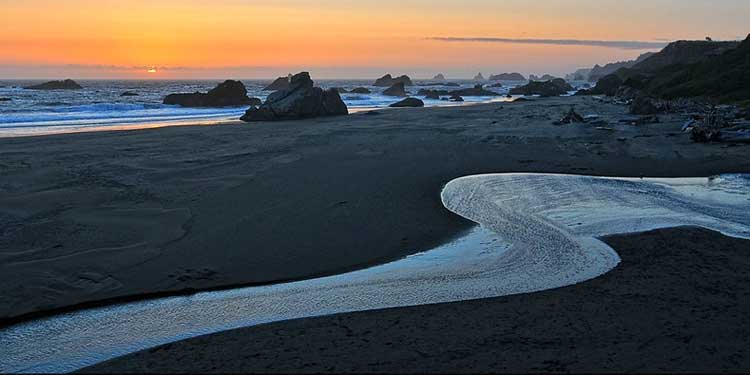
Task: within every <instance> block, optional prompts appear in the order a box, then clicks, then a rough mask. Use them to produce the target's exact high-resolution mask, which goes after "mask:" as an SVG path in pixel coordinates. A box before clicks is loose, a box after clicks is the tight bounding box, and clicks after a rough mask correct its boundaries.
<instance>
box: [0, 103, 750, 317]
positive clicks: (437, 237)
mask: <svg viewBox="0 0 750 375" xmlns="http://www.w3.org/2000/svg"><path fill="white" fill-rule="evenodd" d="M570 105H575V106H577V109H578V110H580V111H582V112H587V111H588V112H593V111H596V112H599V113H602V115H603V116H608V117H612V118H616V117H617V116H624V115H625V108H624V107H621V106H617V105H614V104H608V103H599V102H595V101H593V100H590V99H588V98H551V99H539V100H535V101H531V102H523V103H513V104H511V103H491V104H480V105H473V106H460V107H447V108H445V107H442V108H419V109H401V110H399V111H382V113H380V114H379V115H377V116H371V115H365V114H362V115H357V116H347V117H345V118H322V119H314V120H305V121H298V122H283V123H261V124H255V125H252V126H244V125H240V124H234V125H216V126H203V127H194V126H177V127H168V128H159V129H148V130H141V131H133V132H117V131H110V132H97V133H79V134H67V135H55V136H45V137H31V138H6V139H1V140H0V144H3V147H2V149H3V151H2V152H0V156H2V157H3V160H4V161H3V163H4V164H3V165H0V173H2V174H3V176H7V179H6V180H5V181H8V182H10V183H6V185H3V186H0V188H2V189H4V190H5V191H6V192H7V193H8V194H6V196H5V197H4V198H2V199H0V223H4V224H8V228H11V229H12V230H9V231H6V232H5V233H4V234H3V236H0V242H2V243H0V245H3V246H2V247H3V248H5V251H4V252H3V253H0V270H2V271H4V274H5V278H3V279H0V289H2V290H3V291H4V292H5V294H6V295H8V301H7V302H6V304H5V305H4V306H2V312H3V313H2V316H3V319H4V320H2V322H3V323H4V325H5V324H11V323H6V322H18V321H22V320H25V319H30V318H34V317H39V316H43V315H48V314H49V312H52V311H62V310H65V311H70V310H73V309H75V307H74V306H79V307H80V306H94V305H101V304H106V302H102V301H122V300H124V299H127V300H137V299H142V298H143V296H145V295H149V296H153V295H174V293H177V291H182V292H187V293H188V294H192V293H195V292H197V291H204V290H208V289H226V288H227V286H236V285H260V284H268V283H269V282H274V281H275V282H278V281H279V280H299V279H308V278H310V276H311V275H325V274H333V273H338V272H340V271H341V270H342V269H352V268H361V266H362V265H371V264H375V263H379V262H382V261H383V260H393V259H399V258H401V257H403V256H407V255H409V254H413V253H415V252H419V251H424V250H426V249H429V248H431V247H432V246H429V244H433V245H434V244H437V243H439V242H442V240H441V239H443V238H444V237H445V239H447V238H448V237H451V238H452V237H455V236H456V235H457V234H458V233H461V232H462V231H463V230H466V229H467V228H469V227H470V226H471V225H470V224H469V223H466V222H465V221H463V219H460V218H456V217H453V216H454V215H453V214H450V213H449V212H447V210H445V208H444V207H443V206H442V204H441V203H440V201H439V191H440V188H441V186H442V184H444V183H447V182H448V181H450V180H451V179H453V178H455V177H461V176H464V175H467V174H480V173H497V172H544V173H569V174H596V175H602V176H625V177H627V176H630V177H639V176H642V175H649V176H654V177H680V176H683V177H685V176H707V175H713V174H719V173H725V172H738V173H740V172H748V171H750V161H747V160H746V158H745V157H744V156H743V155H744V154H745V152H744V150H745V149H743V146H738V147H721V146H716V145H697V144H693V143H692V142H690V141H689V140H687V139H686V138H687V136H684V135H682V134H678V135H672V134H677V133H675V132H677V131H678V129H679V127H680V126H681V122H680V120H679V118H678V117H676V116H667V118H666V119H665V121H664V122H663V123H662V124H655V125H648V126H641V127H633V126H629V125H617V129H616V132H615V133H612V132H603V131H598V130H594V129H592V128H591V127H589V126H587V125H569V126H554V125H551V122H552V120H553V119H554V118H555V117H556V116H559V115H560V114H561V113H562V112H564V111H565V110H566V109H567V108H569V106H570ZM620 138H625V139H626V141H621V140H618V139H620ZM62 140H64V142H61V141H62ZM186 145H190V146H191V147H185V146H186ZM655 161H658V163H655ZM688 165H689V167H690V168H687V166H688ZM186 181H189V186H190V189H189V190H184V189H183V185H182V184H183V183H185V182H186ZM291 181H294V182H293V183H291V185H290V182H291ZM30 186H36V187H37V189H36V190H35V191H29V190H28V187H30ZM185 189H187V188H185ZM363 195H364V196H363ZM364 198H368V199H364ZM119 206H125V207H131V209H130V211H120V210H119V209H117V207H119ZM71 207H73V208H71ZM243 207H247V208H252V209H251V210H244V209H242V208H243ZM61 209H62V210H63V211H60V210H61ZM271 212H273V213H274V214H273V215H270V216H269V213H271ZM113 214H116V216H115V217H111V215H113ZM144 215H145V216H144ZM100 217H103V218H106V220H113V219H116V220H117V221H116V223H117V226H112V227H110V226H103V227H89V226H90V224H89V223H90V221H91V220H92V218H100ZM248 217H250V218H251V219H248ZM145 218H148V220H146V221H145V222H143V221H144V219H145ZM40 219H41V220H40ZM269 219H270V220H273V222H271V223H269ZM97 221H99V222H100V221H101V220H99V219H97ZM141 222H143V223H141ZM50 223H52V224H50ZM139 223H140V224H139ZM360 223H361V224H360ZM53 224H54V227H52V228H54V231H55V232H52V233H58V232H59V233H73V234H74V232H71V231H72V230H73V228H74V227H70V225H71V224H75V225H76V226H77V227H79V228H83V229H84V232H83V234H84V235H85V233H88V232H86V231H89V230H91V231H95V233H100V234H99V235H97V237H94V238H92V237H90V236H86V237H75V236H73V237H59V238H58V237H57V236H56V237H55V238H46V237H45V236H39V234H43V233H48V232H49V231H50V230H52V229H51V228H50V227H48V226H49V225H53ZM140 225H145V226H147V227H150V226H156V227H159V228H163V230H162V231H160V232H159V233H150V232H145V234H144V235H146V237H143V238H141V237H137V236H135V235H136V234H138V233H141V232H140V231H142V230H143V229H138V228H141V226H140ZM235 227H237V228H246V229H242V230H241V231H235V230H233V228H235ZM123 228H125V229H127V230H128V231H126V232H124V233H125V234H123V230H122V229H123ZM200 228H203V229H200ZM289 228H292V229H289ZM333 228H338V230H339V232H337V233H338V235H336V236H333V235H332V233H330V231H331V230H333ZM21 229H23V230H21ZM134 230H135V232H133V233H135V234H133V235H131V234H128V233H130V231H134ZM248 230H251V231H252V233H248V232H247V231H248ZM289 233H293V234H294V235H293V236H289V235H288V234H289ZM321 234H322V235H321ZM29 236H31V237H29ZM68 236H70V235H68ZM134 236H135V237H134ZM139 236H140V235H139ZM196 236H197V237H196ZM290 237H294V238H290ZM315 237H320V238H317V244H313V243H310V242H309V241H308V240H307V239H309V238H315ZM31 238H34V242H35V243H37V247H39V248H38V249H29V248H28V246H27V245H24V244H27V243H31V242H28V241H29V240H30V239H31ZM144 241H145V242H144ZM144 243H145V244H146V245H143V244H144ZM72 244H78V245H77V246H79V247H80V248H82V249H89V250H87V253H81V252H80V251H77V250H75V249H71V248H70V246H72ZM58 245H62V246H58ZM134 245H137V246H140V247H133V246H134ZM113 249H114V250H113ZM120 249H121V250H120ZM209 249H211V250H210V251H208V250H209ZM215 249H223V250H221V251H216V250H215ZM247 249H253V251H252V252H247ZM354 249H356V251H353V250H354ZM29 250H34V251H29ZM24 251H25V253H24ZM112 251H115V253H116V254H118V257H119V258H116V259H118V261H117V262H115V264H109V261H108V260H111V259H113V258H112V254H108V253H109V252H112ZM241 265H244V266H242V267H240V266H241ZM356 265H360V266H356ZM60 267H65V269H66V270H67V271H66V272H65V273H63V274H60V273H58V272H59V271H57V270H59V269H60ZM198 267H201V268H198ZM92 269H93V270H94V271H95V273H94V274H89V273H86V272H90V271H84V270H92ZM31 270H34V272H43V274H44V275H48V276H45V277H44V278H37V279H33V280H25V281H26V282H25V283H24V284H23V285H21V284H18V283H16V282H15V281H14V280H15V279H17V278H18V277H20V276H18V275H21V274H28V272H30V271H31ZM48 272H49V273H48ZM14 275H15V276H14ZM169 275H174V277H169ZM49 287H52V288H54V289H55V290H61V291H62V292H60V293H59V294H53V295H52V296H51V298H53V299H52V300H47V301H42V300H33V299H29V298H27V297H28V296H29V295H32V296H33V295H35V293H36V292H34V290H38V289H36V288H49ZM23 316H25V317H26V318H25V319H24V318H19V317H23Z"/></svg>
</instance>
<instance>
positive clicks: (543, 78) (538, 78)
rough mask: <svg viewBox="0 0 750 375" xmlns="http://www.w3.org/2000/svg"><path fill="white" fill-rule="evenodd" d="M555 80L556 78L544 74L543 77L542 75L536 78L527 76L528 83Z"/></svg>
mask: <svg viewBox="0 0 750 375" xmlns="http://www.w3.org/2000/svg"><path fill="white" fill-rule="evenodd" d="M557 78H558V77H555V76H553V75H550V74H545V75H543V76H541V77H538V76H536V75H534V74H532V75H530V76H529V81H551V80H553V79H557Z"/></svg>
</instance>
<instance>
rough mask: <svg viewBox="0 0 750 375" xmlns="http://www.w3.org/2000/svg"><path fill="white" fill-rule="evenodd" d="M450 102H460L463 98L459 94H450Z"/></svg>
mask: <svg viewBox="0 0 750 375" xmlns="http://www.w3.org/2000/svg"><path fill="white" fill-rule="evenodd" d="M448 100H450V101H452V102H462V101H464V98H462V97H461V96H460V95H451V97H450V99H448Z"/></svg>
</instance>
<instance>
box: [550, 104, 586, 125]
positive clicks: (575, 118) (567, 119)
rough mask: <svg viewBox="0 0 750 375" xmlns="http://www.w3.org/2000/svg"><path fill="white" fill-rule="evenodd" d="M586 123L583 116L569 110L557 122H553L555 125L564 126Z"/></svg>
mask: <svg viewBox="0 0 750 375" xmlns="http://www.w3.org/2000/svg"><path fill="white" fill-rule="evenodd" d="M583 122H586V121H584V119H583V116H581V115H579V114H578V113H577V112H576V111H575V109H573V108H571V109H570V111H568V113H566V114H565V116H563V118H561V119H560V120H559V121H555V125H564V124H576V123H583Z"/></svg>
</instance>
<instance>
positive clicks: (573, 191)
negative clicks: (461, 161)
mask: <svg viewBox="0 0 750 375" xmlns="http://www.w3.org/2000/svg"><path fill="white" fill-rule="evenodd" d="M748 181H750V180H749V179H748V178H745V177H741V176H730V175H728V176H722V177H721V178H719V179H713V180H708V179H690V180H681V181H680V182H681V184H680V185H679V186H674V185H671V184H670V183H669V180H654V181H649V180H643V181H641V180H632V179H631V180H626V179H612V178H595V177H585V176H564V175H534V174H505V175H484V176H471V177H466V178H461V179H458V180H455V181H453V182H451V183H449V184H448V185H447V186H446V188H445V190H444V191H443V201H444V203H445V205H446V206H447V207H448V208H449V209H451V210H453V211H454V212H456V213H458V214H460V215H462V216H465V217H467V218H470V219H472V220H475V221H477V222H479V223H481V224H482V226H483V229H477V230H475V231H473V232H472V233H471V234H470V235H468V236H467V237H465V238H464V239H461V240H459V241H456V242H453V243H451V244H448V245H446V246H443V247H440V248H438V249H436V250H435V251H431V252H427V253H422V254H419V255H416V256H411V257H408V258H406V259H404V260H402V261H398V262H394V263H390V264H387V265H383V266H378V267H373V268H371V269H367V270H363V271H357V272H352V273H348V274H344V275H339V276H332V277H327V278H322V279H314V280H308V281H301V282H296V283H289V284H279V285H274V286H269V287H258V288H243V289H238V290H232V291H224V292H209V293H201V294H198V295H196V296H193V297H185V298H180V297H175V298H167V299H160V300H154V301H144V302H140V303H132V304H124V305H119V306H113V307H108V308H101V309H94V310H90V311H85V310H84V311H80V312H76V313H71V314H65V315H62V316H57V317H51V318H48V319H40V320H38V321H32V322H29V323H26V324H21V325H18V326H14V327H10V328H9V329H7V330H5V331H2V332H1V333H0V341H3V342H4V343H7V344H8V345H7V347H12V348H14V349H12V350H13V351H12V353H9V355H8V356H7V357H6V359H5V360H4V362H1V363H0V369H2V370H4V371H69V370H74V369H77V368H80V367H83V366H86V365H89V364H92V363H95V362H97V361H101V360H105V359H108V358H111V357H114V356H118V355H122V354H126V353H128V352H132V351H135V350H138V349H143V348H147V347H150V346H155V345H159V344H163V343H166V342H172V341H175V340H179V339H184V338H187V337H194V336H197V335H201V334H206V333H211V332H216V331H221V330H227V329H231V328H236V327H243V326H249V325H256V324H261V323H267V322H271V321H277V320H285V319H294V318H299V317H310V316H318V315H328V314H334V313H340V312H347V311H361V310H372V309H381V308H388V307H398V306H412V305H423V304H433V303H442V302H452V301H463V300H472V299H479V298H488V297H497V296H503V295H510V294H518V293H527V292H532V291H540V290H545V289H550V288H557V287H560V286H565V285H571V284H574V283H578V282H581V281H585V280H589V279H591V278H594V277H596V276H599V275H601V274H602V273H605V272H607V271H609V270H610V269H611V268H612V267H614V266H615V265H616V264H617V262H618V261H619V257H618V256H617V254H616V253H614V252H613V251H612V249H611V248H609V247H608V246H606V245H605V244H604V243H602V242H601V241H599V240H597V239H596V238H595V237H597V236H600V235H604V234H612V233H620V232H623V231H625V232H629V231H633V230H647V229H651V228H659V227H663V226H674V225H681V224H682V225H684V224H694V225H702V226H706V227H710V228H713V229H716V230H720V231H723V232H725V233H727V234H730V235H735V236H747V235H748V233H750V229H749V228H750V218H748V217H747V215H746V214H744V212H745V211H744V210H746V209H747V207H748V203H747V202H748V201H747V191H748V189H747V188H748ZM686 186H687V187H688V188H687V190H686V188H685V187H686ZM706 189H711V190H712V194H711V195H710V197H712V198H710V199H706V198H703V199H701V198H700V196H705V194H695V193H703V192H704V191H705V190H706ZM685 191H687V192H688V194H691V196H690V197H688V195H686V193H685ZM696 195H698V197H696ZM553 196H554V197H557V198H558V199H550V198H551V197H553ZM717 196H718V197H719V199H715V197H717ZM617 202H619V203H621V204H622V202H627V204H628V205H629V207H628V208H629V209H627V210H626V209H622V208H621V207H618V208H617V209H616V210H615V211H613V210H612V208H613V207H611V206H612V204H613V203H617ZM581 208H585V210H586V212H587V213H588V215H587V216H586V217H583V216H581V215H580V212H581V211H580V210H581ZM639 210H640V212H641V214H640V215H639V214H638V212H639ZM597 212H599V214H597ZM643 212H646V213H647V214H648V215H647V216H648V218H647V219H646V220H643V219H637V220H636V219H635V218H636V217H639V216H640V217H643V216H644V215H643ZM552 216H554V217H555V218H554V219H552ZM570 218H575V220H577V221H578V222H576V223H575V224H572V222H571V221H570V220H568V219H570ZM498 239H500V241H499V240H498ZM123 321H126V322H127V324H123V323H122V322H123ZM37 342H46V343H48V345H46V347H45V348H44V349H43V350H39V348H38V347H37V345H35V344H34V343H37ZM24 343H25V344H24ZM57 343H59V345H58V344H57ZM76 343H77V344H76ZM41 358H44V359H45V360H44V361H42V362H41V363H40V361H41Z"/></svg>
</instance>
